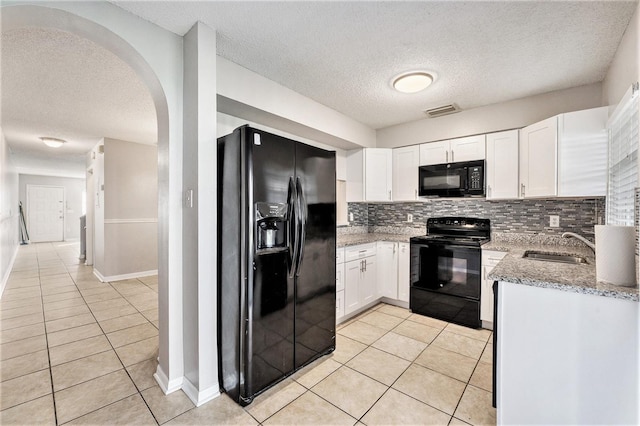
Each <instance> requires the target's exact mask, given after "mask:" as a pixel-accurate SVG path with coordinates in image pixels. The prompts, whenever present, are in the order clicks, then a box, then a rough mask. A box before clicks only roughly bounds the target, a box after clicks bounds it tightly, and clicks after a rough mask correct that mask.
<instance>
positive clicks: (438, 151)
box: [420, 141, 450, 166]
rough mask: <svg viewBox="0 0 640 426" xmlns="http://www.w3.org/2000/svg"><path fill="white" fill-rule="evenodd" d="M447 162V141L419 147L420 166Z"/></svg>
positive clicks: (448, 160) (424, 144)
mask: <svg viewBox="0 0 640 426" xmlns="http://www.w3.org/2000/svg"><path fill="white" fill-rule="evenodd" d="M449 162H450V159H449V141H440V142H429V143H423V144H422V145H420V165H421V166H428V165H431V164H443V163H449Z"/></svg>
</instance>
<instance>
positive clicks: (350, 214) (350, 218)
mask: <svg viewBox="0 0 640 426" xmlns="http://www.w3.org/2000/svg"><path fill="white" fill-rule="evenodd" d="M349 222H353V213H349Z"/></svg>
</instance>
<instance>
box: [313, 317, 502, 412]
mask: <svg viewBox="0 0 640 426" xmlns="http://www.w3.org/2000/svg"><path fill="white" fill-rule="evenodd" d="M378 309H379V308H378ZM375 311H377V309H376V310H374V312H375ZM364 312H367V311H364ZM365 316H366V315H365ZM365 316H363V318H364V317H365ZM408 320H409V319H408V318H407V319H405V321H408ZM357 321H359V320H356V321H353V322H352V323H351V324H353V323H355V322H357ZM403 322H404V321H403ZM365 323H366V322H365ZM416 323H417V322H416ZM351 324H350V325H351ZM366 324H369V323H366ZM400 324H402V322H401V323H400ZM400 324H398V326H399V325H400ZM418 324H420V323H418ZM449 324H451V323H447V325H445V326H444V327H443V328H442V329H440V330H439V331H438V334H436V336H435V337H434V338H433V340H432V341H431V342H430V343H427V347H426V348H425V349H423V350H422V351H421V352H420V355H421V354H422V353H423V352H424V351H425V350H427V348H428V347H429V346H431V344H432V343H433V342H434V341H435V340H436V339H437V338H438V336H439V335H440V334H441V333H442V332H444V331H445V330H446V328H447V326H448V325H449ZM369 325H373V324H369ZM423 325H426V324H423ZM398 326H396V327H398ZM378 328H380V327H378ZM432 328H435V327H432ZM394 329H395V327H394ZM394 329H391V330H389V331H388V332H387V333H385V334H384V335H383V336H381V337H380V338H379V339H377V340H376V341H375V342H377V341H378V340H380V339H382V337H384V336H385V335H386V334H388V333H390V332H392V331H393V330H394ZM447 332H448V333H453V334H457V335H460V336H463V337H468V338H470V339H473V338H471V337H469V336H465V335H463V334H459V333H455V332H454V331H452V330H449V331H447ZM396 334H397V333H396ZM345 337H347V338H349V337H348V336H345ZM404 337H407V338H409V339H411V338H410V337H408V336H404ZM489 339H490V336H489V337H488V338H487V340H486V341H485V346H484V348H483V350H482V351H483V352H484V350H485V349H486V347H487V345H488V344H489ZM352 340H355V339H352ZM412 340H416V339H412ZM473 340H478V339H473ZM356 341H357V340H356ZM416 341H418V340H416ZM478 341H479V340H478ZM375 342H373V343H371V344H369V345H368V347H370V348H374V349H378V348H376V347H374V346H373V344H375ZM359 343H363V342H359ZM422 343H424V342H422ZM435 347H438V348H440V347H439V346H437V345H435ZM440 349H443V350H446V351H448V352H452V353H456V354H458V353H457V352H453V351H450V350H448V349H445V348H440ZM365 350H366V348H365V349H363V350H362V351H360V352H359V353H358V354H357V355H355V356H354V357H352V358H351V359H350V360H353V359H354V358H355V357H356V356H358V355H359V354H361V353H362V352H364V351H365ZM378 350H381V351H383V352H385V353H388V354H390V355H394V356H397V355H395V354H391V353H390V352H386V351H384V350H382V349H378ZM420 355H418V356H417V357H416V358H415V359H414V360H413V361H409V362H410V364H409V366H407V368H406V369H405V370H404V372H403V373H402V374H404V373H405V372H406V371H407V370H408V369H409V368H410V367H411V366H412V365H414V364H415V365H417V366H419V367H422V368H425V369H427V370H429V371H433V372H435V373H438V374H442V375H443V376H445V377H449V378H451V379H453V380H457V381H458V382H460V383H463V384H464V389H463V391H462V394H461V395H460V398H459V399H458V402H457V404H456V407H455V408H454V410H453V413H452V414H449V413H447V412H445V411H443V410H441V409H439V408H436V407H433V406H432V405H430V404H428V403H426V402H424V401H421V400H419V399H417V398H415V397H414V396H412V395H408V394H406V393H404V392H402V391H401V390H398V389H396V388H393V389H394V390H396V391H398V392H400V393H402V394H403V395H406V396H408V397H410V398H412V399H414V400H416V401H419V402H421V403H422V404H426V405H427V406H429V407H431V408H433V409H435V410H438V411H440V412H442V413H444V414H445V415H447V416H449V417H450V418H453V417H454V414H455V412H456V410H457V409H458V406H459V405H460V401H462V397H463V396H464V392H465V391H466V389H467V387H468V386H469V385H470V383H469V382H470V381H471V378H472V377H473V373H474V372H475V370H476V368H477V366H478V364H479V363H480V357H482V353H481V354H480V357H479V358H478V359H474V358H471V357H467V358H470V359H473V360H474V361H475V363H476V364H475V366H474V368H473V371H472V372H471V375H470V376H469V379H468V380H467V381H466V382H463V381H461V380H459V379H457V378H455V377H451V376H449V375H447V374H444V373H442V372H439V371H436V370H433V369H431V368H429V367H425V366H423V365H421V364H416V362H415V360H416V359H418V357H419V356H420ZM459 355H462V356H466V355H463V354H459ZM398 358H401V357H398ZM401 359H404V358H401ZM405 361H408V360H405ZM347 362H349V361H347ZM343 366H344V367H347V368H351V367H349V366H347V365H346V363H345V364H343ZM351 369H352V370H354V369H353V368H351ZM336 371H337V370H336ZM354 371H357V372H358V373H360V374H363V375H365V376H366V377H369V378H370V379H372V380H375V381H377V382H378V383H381V382H379V381H378V380H376V379H374V378H373V377H370V376H368V375H366V374H365V373H362V372H360V371H358V370H354ZM333 373H335V371H334V372H332V373H331V374H329V375H328V376H327V377H325V378H324V379H323V380H325V379H326V378H328V377H329V376H331V375H332V374H333ZM402 374H400V376H398V377H397V378H396V380H394V382H393V383H392V384H391V385H390V386H388V389H391V388H392V387H393V385H394V384H395V383H396V382H397V381H398V380H399V379H400V377H401V376H402ZM323 380H321V382H322V381H323ZM319 383H320V382H319ZM314 386H315V385H314ZM385 386H386V385H385ZM388 389H387V391H388ZM309 390H311V389H309ZM387 391H385V393H386V392H387ZM383 395H384V394H383ZM380 398H382V396H381V397H380ZM380 398H379V399H380ZM379 399H378V401H379ZM376 403H377V401H376ZM376 403H374V404H373V405H372V406H371V407H370V408H369V410H370V409H371V408H373V406H374V405H375V404H376ZM338 408H339V407H338ZM369 410H367V412H368V411H369ZM365 415H366V413H365ZM363 417H364V415H363ZM363 417H361V418H360V419H358V421H362V418H363Z"/></svg>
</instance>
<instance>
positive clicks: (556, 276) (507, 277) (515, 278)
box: [482, 241, 639, 301]
mask: <svg viewBox="0 0 640 426" xmlns="http://www.w3.org/2000/svg"><path fill="white" fill-rule="evenodd" d="M482 249H483V250H495V251H506V252H508V254H507V255H506V256H505V257H504V258H503V259H502V260H501V261H500V262H499V263H498V264H497V265H496V267H495V268H494V269H493V270H492V271H491V272H490V273H489V276H488V278H489V279H491V280H494V281H505V282H509V283H515V284H522V285H528V286H533V287H543V288H553V289H557V290H562V291H569V292H574V293H582V294H592V295H596V296H604V297H613V298H617V299H625V300H632V301H638V300H639V297H638V287H637V286H636V287H621V286H616V285H612V284H606V283H599V282H596V264H595V257H594V254H593V251H591V249H589V248H587V247H586V246H585V247H575V246H563V245H545V244H526V243H522V242H518V243H511V242H501V241H491V242H489V243H487V244H484V245H483V246H482ZM527 250H537V251H542V252H547V253H559V254H576V255H580V256H583V257H585V258H586V259H587V262H588V263H587V264H586V265H585V264H578V265H573V264H566V263H556V262H547V261H540V260H532V259H526V258H523V257H522V256H523V255H524V252H525V251H527Z"/></svg>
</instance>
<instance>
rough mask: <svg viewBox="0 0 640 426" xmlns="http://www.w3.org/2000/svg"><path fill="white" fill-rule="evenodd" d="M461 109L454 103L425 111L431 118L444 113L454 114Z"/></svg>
mask: <svg viewBox="0 0 640 426" xmlns="http://www.w3.org/2000/svg"><path fill="white" fill-rule="evenodd" d="M458 111H460V109H459V108H457V107H456V106H455V105H454V104H451V105H443V106H439V107H436V108H431V109H428V110H426V111H425V112H424V113H425V114H427V117H429V118H436V117H441V116H443V115H448V114H453V113H454V112H458Z"/></svg>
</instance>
